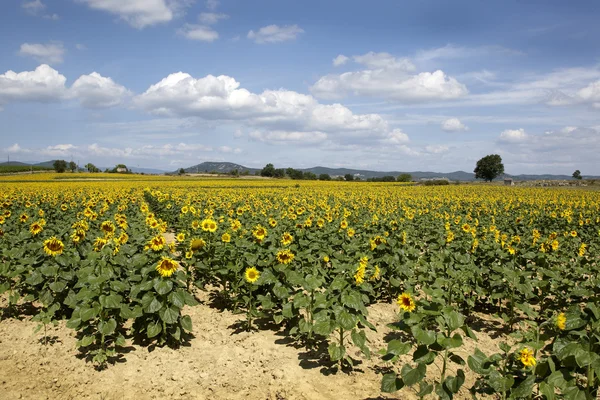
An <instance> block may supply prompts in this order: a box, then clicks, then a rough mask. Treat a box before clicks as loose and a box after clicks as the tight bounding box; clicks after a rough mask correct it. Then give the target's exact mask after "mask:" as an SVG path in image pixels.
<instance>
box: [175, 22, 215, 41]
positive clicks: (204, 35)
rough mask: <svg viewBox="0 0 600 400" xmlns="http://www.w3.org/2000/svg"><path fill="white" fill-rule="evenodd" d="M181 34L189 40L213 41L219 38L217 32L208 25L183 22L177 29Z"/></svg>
mask: <svg viewBox="0 0 600 400" xmlns="http://www.w3.org/2000/svg"><path fill="white" fill-rule="evenodd" d="M177 33H179V34H180V35H182V36H185V37H186V38H188V39H191V40H200V41H202V42H213V41H215V40H217V39H218V38H219V33H218V32H217V31H215V30H213V29H212V28H210V27H208V26H203V25H192V24H185V25H184V26H183V28H181V29H179V30H178V31H177Z"/></svg>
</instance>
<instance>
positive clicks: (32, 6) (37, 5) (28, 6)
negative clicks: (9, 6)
mask: <svg viewBox="0 0 600 400" xmlns="http://www.w3.org/2000/svg"><path fill="white" fill-rule="evenodd" d="M21 7H23V9H24V10H25V11H27V12H28V13H30V14H33V15H37V14H39V13H41V12H42V11H44V10H45V9H46V5H45V4H44V3H42V2H41V0H34V1H26V2H24V3H22V4H21Z"/></svg>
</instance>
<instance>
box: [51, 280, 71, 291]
mask: <svg viewBox="0 0 600 400" xmlns="http://www.w3.org/2000/svg"><path fill="white" fill-rule="evenodd" d="M48 287H49V288H50V289H51V290H52V291H53V292H54V293H60V292H62V291H63V290H65V288H66V287H67V284H66V283H65V282H62V281H56V282H52V283H51V284H50V285H48Z"/></svg>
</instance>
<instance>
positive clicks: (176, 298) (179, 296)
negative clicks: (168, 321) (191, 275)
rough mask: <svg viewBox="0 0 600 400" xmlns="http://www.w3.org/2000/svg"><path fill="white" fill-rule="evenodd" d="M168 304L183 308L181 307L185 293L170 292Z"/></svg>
mask: <svg viewBox="0 0 600 400" xmlns="http://www.w3.org/2000/svg"><path fill="white" fill-rule="evenodd" d="M169 302H170V303H171V304H173V305H174V306H175V307H177V308H180V309H181V308H183V306H185V291H184V290H183V289H179V290H177V291H175V292H171V294H170V295H169Z"/></svg>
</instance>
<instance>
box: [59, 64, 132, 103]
mask: <svg viewBox="0 0 600 400" xmlns="http://www.w3.org/2000/svg"><path fill="white" fill-rule="evenodd" d="M70 90H71V95H72V96H74V97H76V98H77V99H79V101H80V103H81V105H82V106H84V107H87V108H107V107H114V106H117V105H119V104H121V103H122V102H123V99H124V98H125V97H126V96H128V95H130V94H131V93H130V92H129V91H128V90H127V89H126V88H125V87H124V86H121V85H119V84H117V83H115V82H114V81H113V80H112V79H111V78H106V77H103V76H102V75H100V74H99V73H97V72H92V73H91V74H89V75H82V76H80V77H79V78H78V79H77V80H76V81H75V82H74V83H73V85H72V86H71V89H70Z"/></svg>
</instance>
